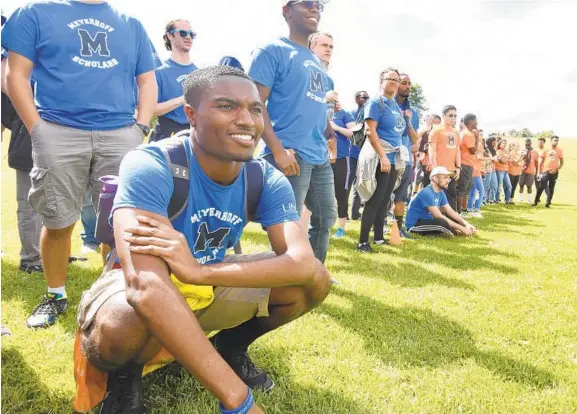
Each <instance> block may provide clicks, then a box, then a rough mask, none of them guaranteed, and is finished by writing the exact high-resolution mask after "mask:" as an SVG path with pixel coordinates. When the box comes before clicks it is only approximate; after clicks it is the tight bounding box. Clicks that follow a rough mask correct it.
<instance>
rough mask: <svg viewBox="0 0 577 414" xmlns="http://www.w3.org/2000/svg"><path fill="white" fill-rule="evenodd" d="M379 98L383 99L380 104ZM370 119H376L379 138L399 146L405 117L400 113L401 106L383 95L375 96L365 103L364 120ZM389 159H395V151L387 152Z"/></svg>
mask: <svg viewBox="0 0 577 414" xmlns="http://www.w3.org/2000/svg"><path fill="white" fill-rule="evenodd" d="M379 99H382V100H383V104H382V108H383V110H381V104H380V103H379ZM367 119H372V120H373V121H377V135H378V136H379V138H380V139H382V140H384V141H386V142H388V143H389V144H391V145H392V146H393V147H399V146H401V144H402V136H403V132H404V131H405V127H406V125H407V124H406V122H405V117H404V116H403V114H402V113H401V108H399V105H397V103H396V102H395V101H394V100H390V99H388V98H386V97H384V96H381V97H378V96H377V97H375V98H373V99H371V100H370V101H369V102H367V103H366V104H365V120H367ZM387 157H388V158H389V161H391V163H393V162H394V161H395V153H394V152H390V153H389V154H387Z"/></svg>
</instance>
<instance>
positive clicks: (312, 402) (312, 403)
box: [144, 347, 370, 414]
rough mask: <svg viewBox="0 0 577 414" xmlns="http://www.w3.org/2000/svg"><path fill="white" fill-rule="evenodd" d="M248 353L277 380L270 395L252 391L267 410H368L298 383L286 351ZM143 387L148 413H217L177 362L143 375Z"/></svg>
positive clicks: (212, 400) (208, 396) (361, 412)
mask: <svg viewBox="0 0 577 414" xmlns="http://www.w3.org/2000/svg"><path fill="white" fill-rule="evenodd" d="M251 355H252V357H253V358H254V360H255V361H256V362H258V365H259V366H261V367H262V368H263V369H265V370H266V371H267V373H268V374H269V375H270V376H271V378H273V379H274V381H275V383H276V385H275V388H274V390H273V391H272V392H271V393H269V394H263V393H260V392H257V393H255V398H256V401H257V403H258V404H259V406H260V407H261V408H263V410H264V411H265V412H266V413H279V414H285V413H343V414H349V413H355V414H357V413H358V414H365V413H366V414H368V413H369V412H370V411H368V410H367V409H366V408H363V407H361V406H359V405H358V404H357V403H355V402H354V401H351V400H349V399H347V398H345V397H343V396H342V395H341V394H339V393H337V392H332V391H327V390H322V389H318V388H315V387H311V386H303V385H299V384H298V383H297V382H296V381H294V380H293V379H292V376H291V373H290V366H289V365H288V364H287V363H286V361H289V360H290V357H289V355H287V351H286V350H283V349H277V348H274V349H272V350H271V349H267V348H262V347H261V348H257V349H256V350H255V351H254V352H253V351H251ZM260 361H263V362H260ZM144 390H145V402H146V405H147V408H148V409H149V410H150V412H155V413H167V414H168V413H171V414H172V413H190V414H192V413H199V414H201V413H202V414H204V413H208V412H215V413H216V412H217V410H216V400H215V398H214V397H213V396H212V395H211V394H209V393H208V392H207V391H206V390H204V389H203V388H202V387H201V385H200V384H199V382H198V381H196V379H195V378H194V377H192V376H191V375H190V374H189V373H188V372H187V371H186V370H185V369H184V368H182V367H181V366H180V365H179V364H177V363H173V364H170V365H168V366H166V367H164V368H162V369H160V370H158V371H155V372H153V373H151V374H149V375H147V376H146V377H145V378H144ZM189 407H195V410H191V409H190V408H189ZM187 408H188V409H187Z"/></svg>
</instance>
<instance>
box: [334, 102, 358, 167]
mask: <svg viewBox="0 0 577 414" xmlns="http://www.w3.org/2000/svg"><path fill="white" fill-rule="evenodd" d="M333 122H334V123H335V124H337V125H338V126H340V127H341V128H346V127H347V124H348V123H349V122H355V120H354V119H353V117H352V116H351V114H349V113H348V112H347V111H345V110H344V109H341V110H340V111H337V112H335V116H334V118H333ZM335 133H336V135H337V158H346V157H348V156H349V153H350V151H351V141H350V140H349V139H348V138H347V137H345V136H344V135H343V134H340V133H338V132H337V131H335Z"/></svg>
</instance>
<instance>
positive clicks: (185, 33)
mask: <svg viewBox="0 0 577 414" xmlns="http://www.w3.org/2000/svg"><path fill="white" fill-rule="evenodd" d="M168 33H170V34H171V35H173V36H174V34H175V33H178V34H179V35H180V37H182V38H185V37H188V36H190V38H191V39H194V38H195V37H196V33H194V32H193V31H192V30H175V29H172V30H171V31H169V32H168Z"/></svg>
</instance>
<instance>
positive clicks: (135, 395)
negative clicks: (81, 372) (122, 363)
mask: <svg viewBox="0 0 577 414" xmlns="http://www.w3.org/2000/svg"><path fill="white" fill-rule="evenodd" d="M143 367H144V366H143V365H131V366H129V367H124V368H121V369H119V370H118V371H114V372H109V373H108V382H107V383H106V395H105V397H104V401H103V402H102V406H101V407H100V414H146V408H145V407H144V401H143V397H142V368H143Z"/></svg>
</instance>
